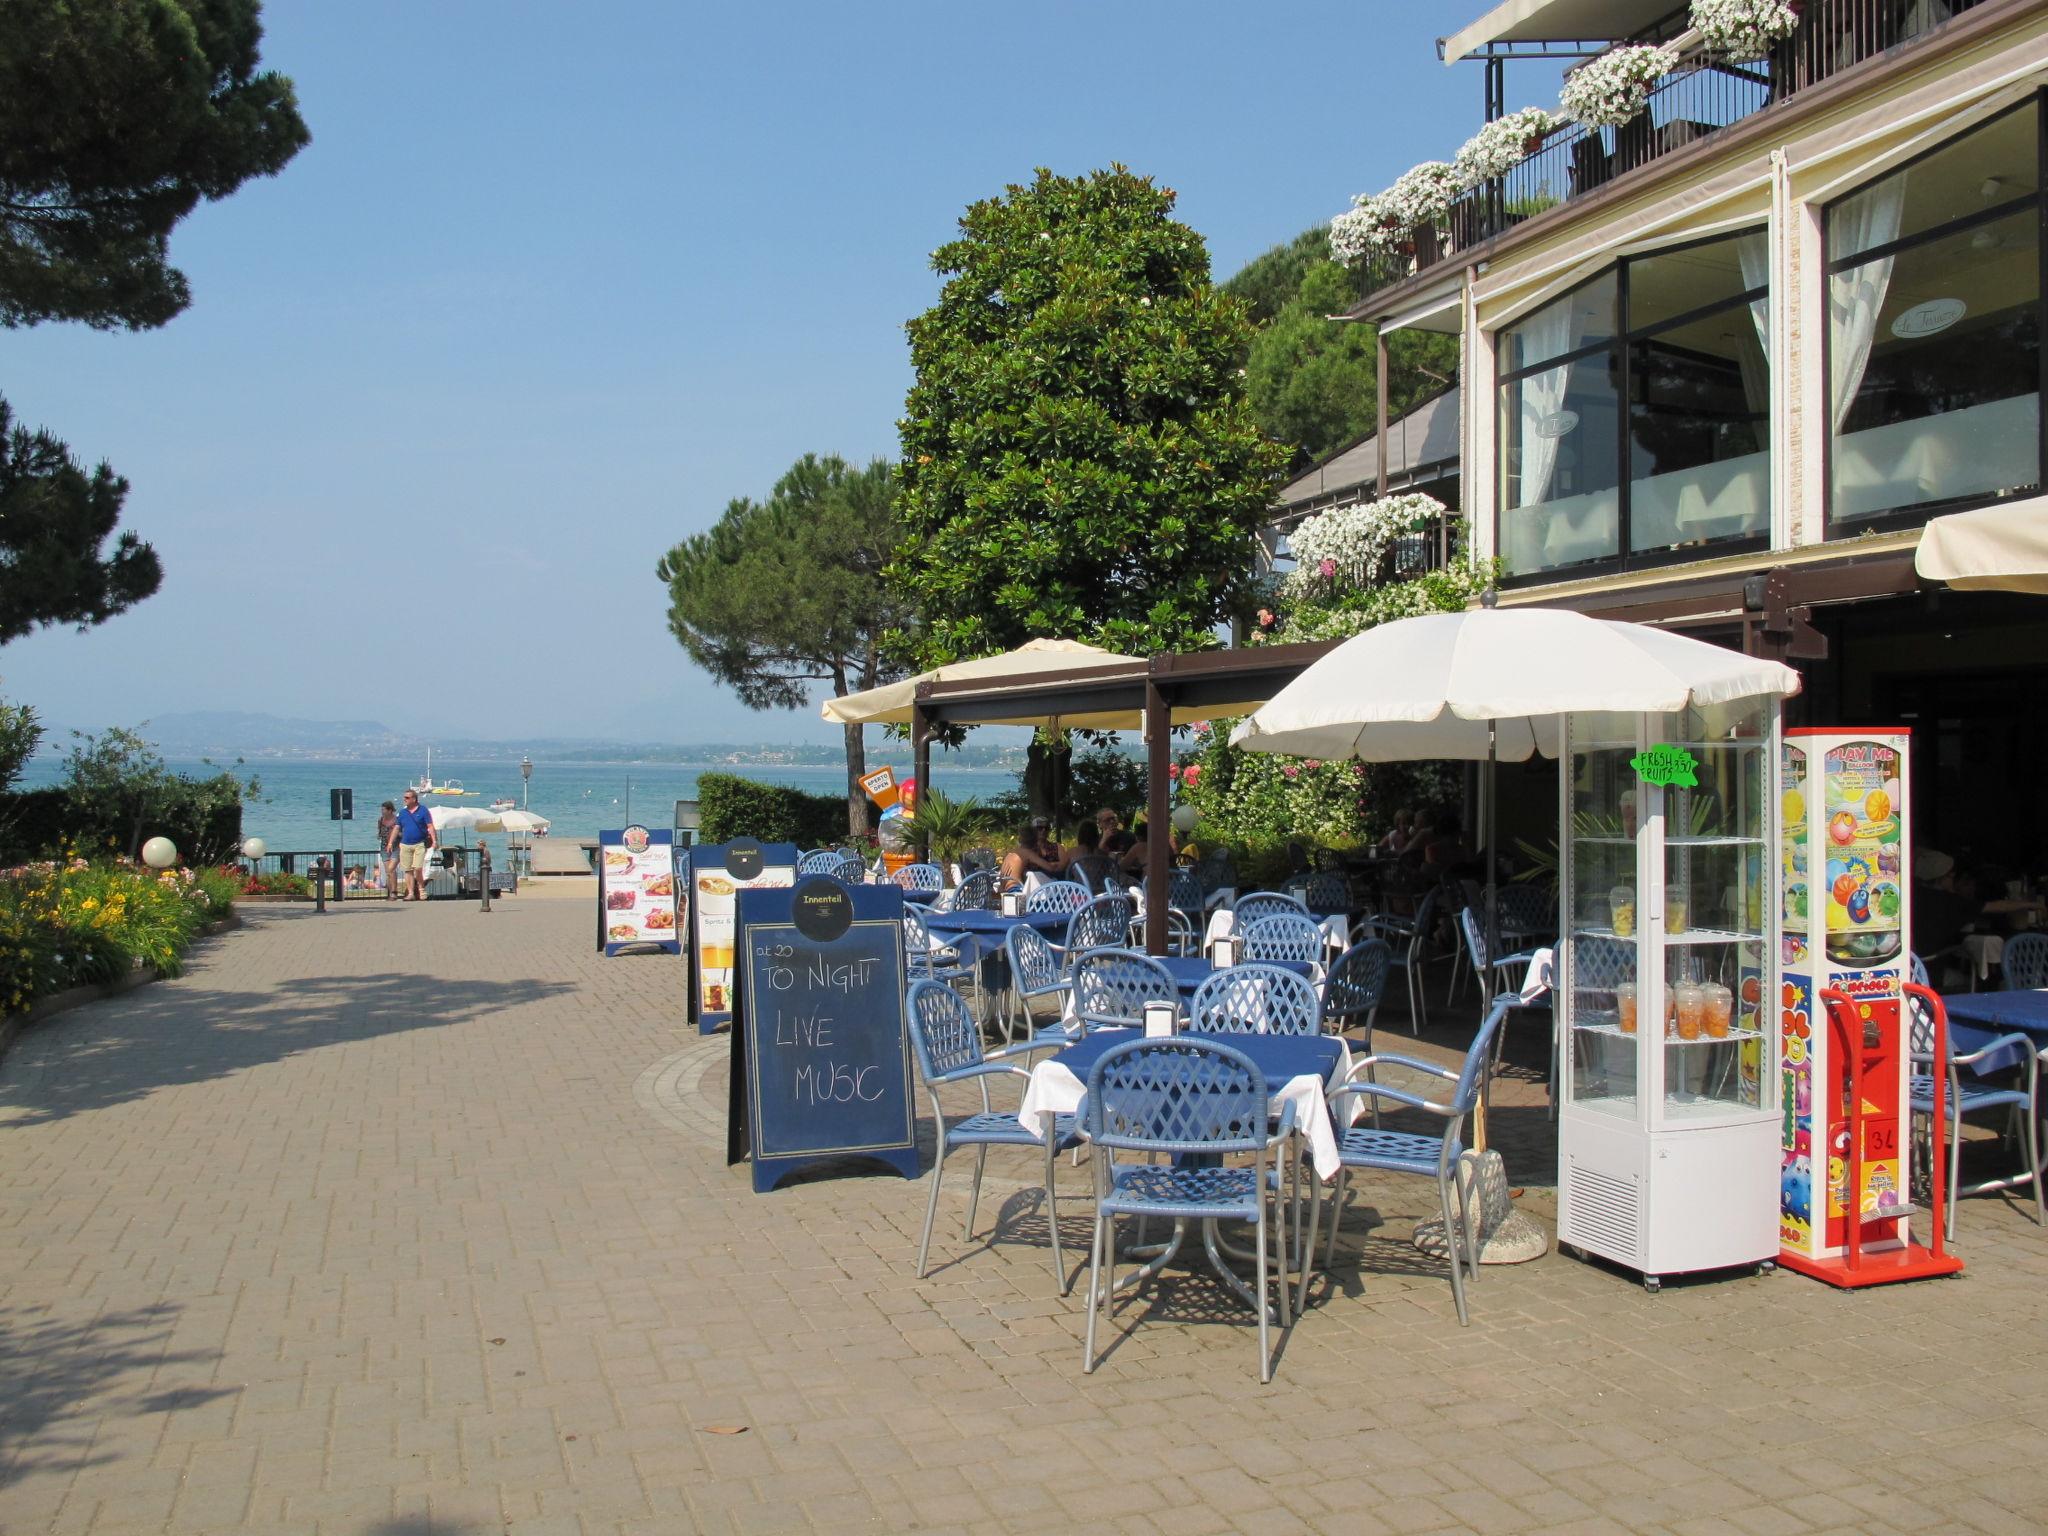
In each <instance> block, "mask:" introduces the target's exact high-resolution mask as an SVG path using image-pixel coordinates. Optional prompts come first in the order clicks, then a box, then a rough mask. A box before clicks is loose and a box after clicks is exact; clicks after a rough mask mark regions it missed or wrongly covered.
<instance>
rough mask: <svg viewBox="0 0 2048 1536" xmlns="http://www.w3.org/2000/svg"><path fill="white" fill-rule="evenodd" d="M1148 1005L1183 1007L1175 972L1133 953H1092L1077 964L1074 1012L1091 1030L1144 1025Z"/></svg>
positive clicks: (1080, 958) (1082, 957)
mask: <svg viewBox="0 0 2048 1536" xmlns="http://www.w3.org/2000/svg"><path fill="white" fill-rule="evenodd" d="M1147 1003H1172V1004H1174V1005H1175V1006H1176V1007H1178V1006H1179V1003H1180V988H1179V987H1178V986H1177V985H1175V983H1174V979H1173V972H1171V971H1169V970H1168V969H1167V968H1166V967H1165V966H1163V965H1161V964H1160V963H1159V962H1158V961H1157V960H1154V959H1153V958H1152V957H1151V956H1150V955H1146V954H1140V953H1139V952H1138V951H1136V950H1134V949H1091V950H1089V951H1088V952H1087V953H1086V954H1084V955H1081V956H1079V957H1078V958H1077V959H1076V960H1075V961H1074V1012H1075V1014H1076V1015H1078V1016H1079V1018H1080V1020H1081V1022H1082V1023H1083V1024H1086V1025H1087V1026H1088V1027H1089V1028H1090V1029H1102V1028H1106V1027H1111V1026H1115V1025H1138V1024H1143V1023H1144V1022H1145V1005H1146V1004H1147Z"/></svg>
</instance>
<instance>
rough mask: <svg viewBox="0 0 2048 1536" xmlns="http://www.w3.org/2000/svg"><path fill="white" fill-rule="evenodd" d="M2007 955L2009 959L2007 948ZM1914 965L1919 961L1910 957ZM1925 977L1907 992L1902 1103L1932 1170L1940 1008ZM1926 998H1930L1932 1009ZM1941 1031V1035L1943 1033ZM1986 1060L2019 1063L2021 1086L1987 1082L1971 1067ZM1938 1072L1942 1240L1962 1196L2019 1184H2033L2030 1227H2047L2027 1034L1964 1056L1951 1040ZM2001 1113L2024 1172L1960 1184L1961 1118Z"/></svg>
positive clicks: (2036, 1085)
mask: <svg viewBox="0 0 2048 1536" xmlns="http://www.w3.org/2000/svg"><path fill="white" fill-rule="evenodd" d="M2006 953H2007V954H2008V955H2010V954H2011V953H2012V951H2011V948H2010V946H2008V948H2007V950H2006ZM1913 960H1914V963H1915V964H1916V965H1917V964H1918V962H1919V956H1917V955H1915V956H1914V957H1913ZM1925 974H1926V967H1925V966H1920V967H1919V973H1918V975H1916V976H1915V978H1914V980H1915V983H1916V985H1917V986H1919V987H1920V988H1921V989H1922V990H1921V991H1920V992H1919V993H1917V994H1916V993H1915V992H1914V991H1912V990H1910V989H1909V990H1908V991H1907V993H1906V1017H1907V1021H1908V1022H1907V1028H1908V1030H1909V1031H1910V1037H1909V1039H1908V1042H1907V1044H1908V1047H1909V1055H1910V1059H1911V1061H1912V1076H1911V1078H1910V1079H1909V1080H1908V1082H1907V1085H1906V1086H1907V1098H1908V1100H1909V1101H1910V1102H1911V1104H1912V1106H1913V1127H1914V1130H1913V1139H1914V1141H1915V1142H1916V1143H1919V1142H1921V1141H1922V1140H1923V1139H1924V1141H1925V1144H1926V1150H1925V1154H1924V1155H1923V1156H1921V1157H1920V1159H1919V1161H1920V1163H1921V1166H1922V1167H1927V1168H1929V1169H1930V1171H1931V1166H1932V1160H1933V1155H1934V1073H1935V1070H1936V1063H1935V1060H1934V1020H1935V1013H1934V1010H1935V1009H1936V1008H1940V1007H1941V998H1940V996H1939V995H1938V994H1937V993H1935V992H1933V991H1932V990H1929V989H1927V986H1926V983H1925V982H1923V981H1920V980H1919V977H1920V976H1922V975H1925ZM1928 999H1932V1000H1933V1001H1932V1006H1931V1007H1930V1006H1929V1003H1928ZM1944 1033H1945V1032H1944ZM1988 1056H1995V1057H1999V1058H2001V1059H2003V1058H2006V1057H2007V1056H2017V1057H2018V1067H2019V1078H2018V1081H2019V1086H2017V1087H2011V1088H2007V1087H2002V1086H2000V1085H1999V1084H1997V1083H1993V1082H1987V1081H1986V1080H1985V1079H1983V1078H1980V1077H1978V1076H1976V1075H1975V1074H1974V1072H1972V1071H1971V1070H1970V1069H1972V1068H1974V1067H1975V1066H1976V1065H1977V1064H1978V1063H1979V1062H1981V1061H1983V1060H1984V1059H1985V1058H1986V1057H1988ZM1941 1070H1942V1071H1944V1072H1945V1073H1946V1075H1947V1078H1948V1087H1947V1089H1946V1091H1945V1092H1944V1094H1943V1096H1942V1098H1943V1102H1942V1118H1943V1119H1945V1120H1946V1121H1948V1124H1947V1125H1946V1126H1945V1127H1943V1129H1944V1131H1945V1133H1946V1135H1947V1139H1948V1185H1947V1188H1948V1219H1947V1223H1946V1225H1947V1229H1948V1230H1947V1234H1946V1235H1947V1237H1948V1239H1949V1241H1950V1242H1954V1241H1955V1235H1956V1202H1957V1200H1959V1199H1960V1198H1961V1197H1962V1196H1964V1195H1987V1194H1991V1193H1993V1192H1994V1191H1997V1190H2005V1189H2018V1188H2020V1187H2021V1186H2022V1185H2026V1184H2031V1185H2033V1186H2034V1221H2035V1224H2036V1225H2038V1226H2042V1227H2048V1198H2044V1196H2043V1186H2042V1175H2041V1133H2040V1126H2041V1058H2040V1055H2039V1053H2038V1051H2037V1050H2036V1048H2035V1046H2034V1042H2033V1040H2032V1038H2031V1037H2030V1036H2027V1035H2023V1034H2019V1033H2013V1034H2009V1035H2000V1036H1999V1037H1998V1038H1997V1039H1996V1040H1993V1041H1991V1042H1990V1043H1989V1044H1988V1045H1981V1046H1979V1047H1978V1048H1977V1049H1976V1050H1974V1051H1971V1052H1969V1053H1968V1054H1967V1055H1963V1056H1958V1055H1957V1054H1956V1053H1955V1047H1954V1044H1953V1042H1952V1041H1951V1042H1949V1052H1948V1061H1947V1062H1946V1063H1945V1064H1943V1066H1942V1067H1941ZM2000 1111H2002V1112H2003V1113H2005V1114H2006V1115H2007V1116H2009V1117H2010V1119H2011V1120H2012V1122H2013V1124H2012V1127H2011V1129H2012V1131H2013V1134H2014V1135H2015V1136H2016V1137H2018V1136H2024V1137H2025V1142H2026V1150H2027V1162H2026V1167H2025V1169H2024V1170H2023V1171H2021V1172H2019V1173H2014V1174H2008V1175H2006V1176H2005V1177H2004V1178H1997V1179H1985V1180H1983V1181H1982V1182H1980V1183H1976V1184H1958V1183H1957V1182H1956V1180H1957V1179H1958V1178H1959V1177H1960V1176H1961V1173H1962V1152H1963V1116H1965V1115H1982V1114H1990V1113H1994V1112H2000Z"/></svg>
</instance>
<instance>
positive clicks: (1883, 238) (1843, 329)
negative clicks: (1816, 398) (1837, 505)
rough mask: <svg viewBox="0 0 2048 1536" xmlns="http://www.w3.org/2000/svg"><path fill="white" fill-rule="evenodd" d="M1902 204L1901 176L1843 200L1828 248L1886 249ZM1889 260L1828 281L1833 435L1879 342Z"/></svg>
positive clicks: (1831, 220) (1833, 216) (1832, 216)
mask: <svg viewBox="0 0 2048 1536" xmlns="http://www.w3.org/2000/svg"><path fill="white" fill-rule="evenodd" d="M1905 201H1906V178H1905V175H1904V174H1903V173H1901V174H1899V175H1896V176H1887V177H1886V178H1885V179H1884V180H1883V181H1880V182H1879V183H1878V184H1877V185H1876V186H1874V187H1870V188H1868V189H1867V190H1865V191H1862V192H1858V193H1857V194H1856V195H1855V196H1854V197H1850V198H1844V199H1843V200H1842V201H1841V202H1839V203H1837V204H1836V205H1835V206H1834V207H1833V208H1831V209H1829V210H1828V244H1829V246H1830V248H1831V250H1836V251H1867V250H1869V249H1870V248H1871V247H1872V246H1877V245H1887V244H1889V243H1890V242H1891V241H1893V240H1896V239H1897V238H1898V236H1899V210H1900V208H1901V207H1902V206H1903V205H1904V204H1905ZM1891 282H1892V258H1891V257H1889V256H1883V257H1880V258H1878V259H1877V260H1876V261H1866V262H1864V263H1863V264H1862V265H1861V266H1855V267H1850V268H1849V269H1848V270H1846V271H1843V272H1837V273H1836V274H1835V275H1834V276H1833V277H1831V278H1829V279H1828V324H1829V326H1830V327H1831V330H1830V333H1829V336H1828V346H1829V348H1830V349H1831V351H1830V356H1831V357H1832V359H1833V364H1834V366H1833V367H1832V368H1831V369H1830V374H1831V377H1830V378H1829V381H1828V383H1829V387H1830V389H1832V390H1833V395H1832V397H1831V398H1832V399H1833V401H1834V406H1833V411H1834V422H1835V430H1836V431H1837V432H1839V431H1841V430H1842V423H1843V422H1844V421H1845V420H1846V419H1847V418H1848V415H1849V407H1850V406H1851V405H1852V404H1854V403H1855V400H1856V391H1857V390H1859V389H1861V388H1862V387H1863V371H1864V369H1866V368H1868V367H1869V366H1870V344H1871V343H1872V342H1873V341H1874V340H1876V338H1877V316H1878V311H1879V310H1881V309H1883V308H1884V296H1885V290H1886V289H1888V288H1890V287H1891Z"/></svg>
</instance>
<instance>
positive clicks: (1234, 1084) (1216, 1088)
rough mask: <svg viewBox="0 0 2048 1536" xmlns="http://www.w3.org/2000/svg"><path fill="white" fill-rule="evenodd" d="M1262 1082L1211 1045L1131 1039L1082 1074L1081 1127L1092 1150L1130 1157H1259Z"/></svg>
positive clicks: (1253, 1070)
mask: <svg viewBox="0 0 2048 1536" xmlns="http://www.w3.org/2000/svg"><path fill="white" fill-rule="evenodd" d="M1267 1097H1268V1095H1267V1092H1266V1077H1265V1074H1264V1073H1263V1072H1261V1071H1260V1070H1259V1069H1258V1067H1257V1065H1256V1064H1254V1063H1253V1061H1252V1059H1251V1058H1250V1057H1249V1056H1246V1055H1245V1054H1244V1053H1243V1052H1242V1051H1239V1050H1234V1049H1232V1048H1231V1047H1230V1046H1227V1045H1220V1044H1218V1043H1217V1042H1215V1041H1213V1040H1187V1039H1170V1040H1169V1039H1160V1040H1133V1041H1131V1042H1130V1043H1129V1044H1127V1045H1119V1046H1117V1047H1115V1048H1114V1049H1112V1050H1108V1051H1105V1052H1103V1053H1102V1055H1101V1057H1100V1058H1099V1059H1098V1060H1097V1061H1096V1063H1095V1065H1094V1066H1093V1067H1091V1068H1089V1071H1088V1098H1087V1102H1086V1107H1085V1110H1084V1113H1083V1124H1084V1126H1085V1127H1086V1130H1087V1133H1088V1139H1089V1140H1090V1141H1091V1142H1093V1143H1094V1144H1095V1145H1096V1146H1098V1147H1109V1148H1114V1149H1117V1150H1119V1151H1132V1152H1213V1153H1231V1152H1258V1151H1262V1150H1263V1149H1264V1147H1265V1145H1266V1103H1267Z"/></svg>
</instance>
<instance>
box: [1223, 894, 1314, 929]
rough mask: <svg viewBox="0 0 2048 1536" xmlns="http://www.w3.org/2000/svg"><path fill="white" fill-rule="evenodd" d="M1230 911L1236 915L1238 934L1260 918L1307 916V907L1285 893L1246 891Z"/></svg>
mask: <svg viewBox="0 0 2048 1536" xmlns="http://www.w3.org/2000/svg"><path fill="white" fill-rule="evenodd" d="M1231 910H1232V911H1233V912H1235V913H1236V914H1237V929H1238V932H1240V933H1242V932H1243V931H1244V930H1245V928H1246V927H1247V926H1248V925H1249V924H1252V923H1256V922H1257V921H1258V920H1259V919H1260V918H1262V917H1273V916H1276V915H1279V914H1281V913H1288V912H1291V913H1293V914H1294V915H1295V916H1296V917H1307V916H1308V915H1309V910H1308V905H1307V904H1306V903H1305V902H1302V901H1299V900H1297V899H1296V898H1295V897H1292V896H1290V895H1288V894H1287V893H1286V892H1285V891H1246V892H1245V893H1244V895H1242V896H1240V897H1238V898H1237V903H1236V905H1235V906H1233V907H1232V908H1231Z"/></svg>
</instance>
